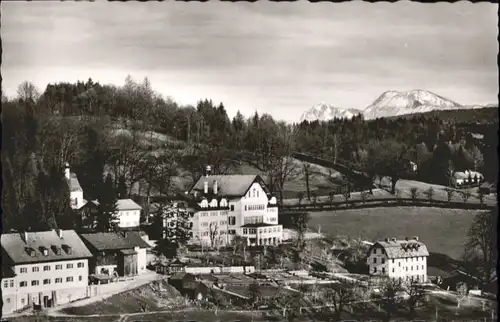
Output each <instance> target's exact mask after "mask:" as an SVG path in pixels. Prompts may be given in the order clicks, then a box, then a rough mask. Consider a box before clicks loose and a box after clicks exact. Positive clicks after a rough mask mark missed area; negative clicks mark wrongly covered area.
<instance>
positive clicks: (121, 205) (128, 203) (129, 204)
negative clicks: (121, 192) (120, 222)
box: [116, 199, 142, 211]
mask: <svg viewBox="0 0 500 322" xmlns="http://www.w3.org/2000/svg"><path fill="white" fill-rule="evenodd" d="M116 208H117V209H118V211H123V210H141V209H142V207H141V206H139V205H138V204H136V203H135V202H134V201H133V200H132V199H118V201H117V203H116Z"/></svg>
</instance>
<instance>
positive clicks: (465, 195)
mask: <svg viewBox="0 0 500 322" xmlns="http://www.w3.org/2000/svg"><path fill="white" fill-rule="evenodd" d="M460 195H461V196H462V200H463V201H464V203H466V202H467V200H469V198H470V196H471V193H470V191H469V190H464V191H460Z"/></svg>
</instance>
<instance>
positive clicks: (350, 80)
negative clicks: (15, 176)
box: [1, 1, 499, 122]
mask: <svg viewBox="0 0 500 322" xmlns="http://www.w3.org/2000/svg"><path fill="white" fill-rule="evenodd" d="M497 10H498V6H497V5H494V4H490V3H478V4H472V3H470V2H465V1H464V2H459V3H452V4H451V3H433V4H421V3H411V2H397V3H376V4H370V3H366V2H361V1H359V2H346V3H336V4H333V3H328V2H325V3H315V4H312V3H309V2H304V1H301V2H296V3H273V2H268V1H259V2H256V3H243V2H242V3H230V2H217V1H209V2H206V3H198V2H187V3H186V2H149V3H141V2H133V1H130V2H118V3H116V2H115V3H108V2H102V1H97V2H93V3H91V2H56V1H49V2H42V1H40V2H23V1H19V2H17V1H12V2H3V3H2V5H1V15H2V20H1V23H2V28H1V36H2V46H3V54H2V65H1V73H2V78H3V82H2V88H3V90H4V91H5V94H7V96H10V97H11V96H15V95H16V90H17V86H18V85H19V84H20V83H21V82H23V81H25V80H28V81H31V82H33V83H34V84H35V85H36V86H37V87H38V88H39V89H40V90H41V91H43V90H44V89H45V87H46V86H47V84H48V83H56V82H75V81H77V80H87V79H88V78H89V77H91V78H92V79H93V80H94V81H99V82H100V83H101V84H109V83H112V84H115V85H122V84H123V83H124V80H125V78H126V76H127V75H131V76H132V78H134V79H136V80H138V81H140V80H142V79H143V78H144V77H148V78H149V80H150V82H151V84H152V86H153V88H154V89H155V90H156V91H158V92H159V93H161V94H162V95H164V96H170V97H171V98H173V99H174V100H175V101H177V102H178V103H179V104H196V102H197V101H198V100H200V99H202V98H210V99H212V100H213V101H214V102H216V103H218V102H223V103H224V105H225V107H226V110H227V111H228V114H229V115H230V116H233V115H234V114H235V113H236V111H238V110H240V111H241V112H242V114H243V115H245V116H250V115H251V114H253V113H254V112H255V111H257V112H259V113H261V114H262V113H269V114H271V115H272V116H273V117H275V118H277V119H281V120H286V121H290V122H294V121H298V120H299V119H300V116H301V114H302V113H303V112H305V111H306V110H308V109H310V108H311V107H312V106H313V105H315V104H318V103H320V102H326V103H328V104H331V105H334V106H337V107H341V108H357V109H364V108H366V107H367V106H368V105H370V104H371V103H372V102H373V101H374V100H375V99H376V98H377V97H378V96H380V95H381V94H382V93H383V92H385V91H387V90H398V91H407V90H412V89H424V90H430V91H432V92H434V93H437V94H439V95H441V96H444V97H446V98H449V99H452V100H453V101H456V102H458V103H460V104H489V103H496V102H497V101H498V97H497V94H498V85H499V84H498V66H497V53H498V49H499V48H498V42H497V35H498V28H497V24H498V16H497Z"/></svg>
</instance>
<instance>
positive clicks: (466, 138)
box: [2, 77, 498, 230]
mask: <svg viewBox="0 0 500 322" xmlns="http://www.w3.org/2000/svg"><path fill="white" fill-rule="evenodd" d="M283 108H286V107H283ZM494 121H497V120H496V119H494V120H493V119H491V118H488V119H487V122H486V121H484V122H483V120H482V119H479V122H478V119H477V118H475V119H472V120H470V122H469V121H467V120H463V119H461V120H460V121H459V122H455V121H454V120H453V119H452V120H446V121H443V118H441V117H440V116H436V115H418V116H414V117H411V118H397V119H376V120H373V121H364V120H363V119H362V117H355V118H353V119H352V120H347V119H335V120H332V121H328V122H317V121H315V122H307V121H304V122H302V123H300V124H286V123H284V122H278V121H276V120H274V119H273V118H272V117H271V116H270V115H268V114H263V115H259V114H257V113H255V114H254V115H252V116H250V117H248V118H245V117H244V116H243V115H242V114H241V113H237V114H236V115H235V116H234V117H233V118H229V117H228V115H227V113H226V108H225V106H224V104H223V103H218V104H215V103H214V102H212V101H211V100H209V99H201V100H200V101H199V102H198V103H197V105H196V106H179V105H178V104H177V103H176V102H175V101H174V99H171V98H166V97H162V96H161V95H159V94H158V93H157V92H155V91H154V89H153V88H152V86H151V84H150V83H149V81H148V80H147V79H145V80H144V81H142V82H137V81H134V80H133V79H132V78H131V77H128V78H127V79H126V80H125V84H124V85H122V86H112V85H101V84H99V83H94V82H93V81H92V80H91V79H89V80H88V81H86V82H77V83H76V84H71V83H60V84H49V85H48V86H47V88H46V89H45V90H44V91H43V92H41V93H39V92H38V90H37V89H36V88H35V87H34V86H33V85H32V84H30V83H28V82H25V83H23V84H21V85H20V86H19V90H18V95H17V97H15V98H9V99H7V98H6V97H4V96H2V122H3V133H2V138H3V140H2V144H3V149H2V172H3V173H2V175H3V182H4V184H3V193H2V206H3V227H4V229H7V230H8V229H45V228H54V227H56V226H59V227H63V228H69V227H71V226H72V225H74V222H73V221H72V218H74V216H73V214H72V213H71V210H70V209H69V204H68V202H67V200H68V199H67V194H68V191H67V186H66V182H65V181H64V176H63V171H62V168H63V165H64V163H65V162H69V163H70V165H71V168H72V172H75V173H76V174H77V175H78V178H79V180H80V184H81V185H82V187H83V189H84V192H85V198H86V199H88V200H90V199H95V198H98V197H99V196H100V195H101V194H103V193H106V191H107V190H109V189H107V188H105V187H107V185H106V183H105V182H104V181H105V180H104V178H105V176H106V175H108V174H109V176H110V180H111V181H112V182H113V185H114V188H115V191H116V193H117V194H118V195H119V196H120V197H122V198H123V197H127V196H128V195H130V193H131V192H132V187H139V188H138V189H139V190H140V191H141V193H142V194H146V195H150V194H152V193H153V192H154V193H160V194H172V193H175V192H179V191H176V189H179V186H178V185H176V184H174V183H175V180H177V181H178V180H179V178H181V181H182V182H183V184H184V185H185V186H186V187H187V186H188V185H189V183H190V182H192V180H194V179H195V178H197V177H198V176H199V175H200V174H201V173H202V171H203V169H204V167H205V166H206V165H207V164H210V165H211V166H212V169H213V171H214V172H215V173H219V174H225V173H232V172H233V171H236V169H237V168H239V167H240V166H241V165H242V164H247V165H251V166H252V167H253V168H256V169H258V170H259V171H260V172H261V173H263V174H265V175H267V176H268V177H269V183H270V188H271V190H273V191H274V192H276V193H277V194H278V195H279V192H280V191H282V190H283V185H284V183H285V181H287V180H289V179H291V178H292V177H294V176H296V175H298V173H299V172H301V171H304V170H306V171H307V167H301V166H299V165H298V162H296V160H292V158H291V157H290V154H291V152H293V151H298V152H304V153H308V154H311V155H314V156H319V157H322V158H326V159H330V160H337V161H338V162H340V161H342V162H349V163H352V164H355V165H356V166H357V167H358V168H360V169H362V170H364V171H365V172H367V173H369V174H371V175H373V176H374V175H375V174H381V175H387V176H389V177H391V178H392V179H393V181H395V180H397V179H398V178H400V177H401V176H405V175H406V173H407V161H408V160H412V161H414V162H415V163H417V165H418V166H419V171H418V174H417V177H418V178H420V179H421V180H426V181H430V182H439V183H447V182H448V179H449V174H450V171H452V170H454V169H457V170H463V169H473V168H475V169H477V170H478V171H482V172H484V173H485V175H486V177H487V178H488V179H489V180H495V179H496V175H497V165H498V163H497V160H496V146H497V143H496V142H497V141H496V140H497V133H496V131H497V128H498V122H494ZM471 126H472V128H471ZM471 129H472V130H473V131H474V132H473V133H481V134H482V135H483V137H482V138H481V139H478V138H477V136H473V135H472V134H471V131H472V130H471Z"/></svg>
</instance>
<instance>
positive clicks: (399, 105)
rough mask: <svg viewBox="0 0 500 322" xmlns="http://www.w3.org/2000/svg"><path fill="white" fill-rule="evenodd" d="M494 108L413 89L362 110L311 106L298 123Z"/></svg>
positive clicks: (389, 95)
mask: <svg viewBox="0 0 500 322" xmlns="http://www.w3.org/2000/svg"><path fill="white" fill-rule="evenodd" d="M496 106H498V104H488V105H484V106H483V105H469V106H466V105H460V104H458V103H456V102H453V101H451V100H449V99H447V98H444V97H442V96H439V95H437V94H434V93H432V92H429V91H424V90H412V91H408V92H397V91H387V92H384V93H383V94H382V95H380V97H379V98H377V99H376V100H375V101H374V102H373V103H372V104H370V105H369V106H368V107H367V108H365V109H364V110H356V109H343V108H339V107H335V106H332V105H328V104H325V103H320V104H317V105H314V106H313V107H312V108H311V109H310V110H308V111H306V112H305V113H304V114H302V116H301V118H300V121H301V122H302V121H304V120H307V121H315V120H319V121H328V120H331V119H333V118H352V117H353V116H354V115H357V114H363V116H364V118H365V119H366V120H370V119H375V118H378V117H393V116H399V115H407V114H415V113H425V112H430V111H436V110H458V109H474V108H483V107H496Z"/></svg>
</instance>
